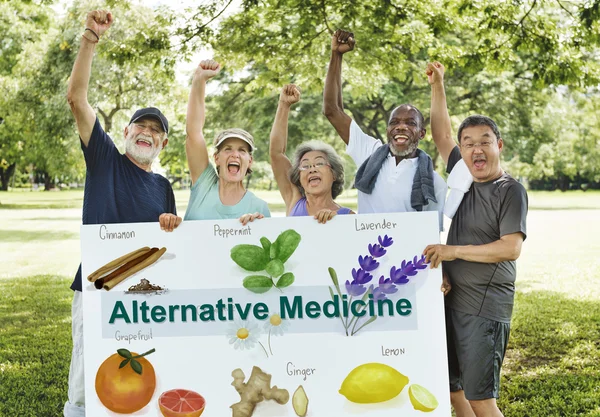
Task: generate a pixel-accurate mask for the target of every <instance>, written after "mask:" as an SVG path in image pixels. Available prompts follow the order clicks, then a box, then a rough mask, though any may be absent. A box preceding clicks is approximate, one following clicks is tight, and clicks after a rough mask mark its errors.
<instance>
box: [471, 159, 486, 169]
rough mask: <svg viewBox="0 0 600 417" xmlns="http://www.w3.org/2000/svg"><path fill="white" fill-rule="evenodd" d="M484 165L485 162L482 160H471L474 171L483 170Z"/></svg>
mask: <svg viewBox="0 0 600 417" xmlns="http://www.w3.org/2000/svg"><path fill="white" fill-rule="evenodd" d="M486 164H487V161H486V160H485V159H483V158H477V159H474V160H473V166H474V167H475V168H476V169H483V168H484V167H485V165H486Z"/></svg>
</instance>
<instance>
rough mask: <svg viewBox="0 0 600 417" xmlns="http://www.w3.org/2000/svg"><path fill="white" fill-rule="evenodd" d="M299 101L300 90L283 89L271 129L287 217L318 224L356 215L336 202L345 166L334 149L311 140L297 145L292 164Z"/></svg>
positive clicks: (271, 150) (275, 170) (272, 150)
mask: <svg viewBox="0 0 600 417" xmlns="http://www.w3.org/2000/svg"><path fill="white" fill-rule="evenodd" d="M298 101H300V90H299V89H298V87H297V86H295V85H294V84H288V85H286V86H284V87H283V89H282V90H281V94H280V96H279V104H278V106H277V114H276V115H275V121H274V123H273V128H272V129H271V144H270V148H269V153H270V156H271V166H272V167H273V174H274V175H275V180H276V181H277V186H278V187H279V192H280V193H281V196H282V197H283V200H284V202H285V207H286V215H287V216H313V217H314V218H315V219H317V221H318V222H319V223H325V222H327V221H328V220H331V219H333V217H334V216H335V215H336V214H354V212H353V211H352V210H350V209H349V208H347V207H342V206H340V205H339V204H337V203H336V202H335V201H334V199H335V198H336V197H337V196H338V195H340V194H341V192H342V191H343V189H344V165H343V163H342V158H340V156H339V155H338V154H337V152H336V151H335V150H334V149H333V147H331V146H330V145H328V144H326V143H323V142H320V141H310V142H306V143H302V144H300V145H298V147H297V148H296V151H295V153H294V156H293V158H292V161H290V160H289V159H288V157H287V156H286V154H285V150H286V146H287V136H288V117H289V114H290V107H291V106H292V104H294V103H297V102H298Z"/></svg>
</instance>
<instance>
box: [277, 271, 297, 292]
mask: <svg viewBox="0 0 600 417" xmlns="http://www.w3.org/2000/svg"><path fill="white" fill-rule="evenodd" d="M294 279H295V278H294V274H292V273H291V272H286V273H285V274H283V275H282V276H281V277H280V278H279V280H278V281H277V285H276V287H277V288H285V287H289V286H290V285H292V284H293V283H294Z"/></svg>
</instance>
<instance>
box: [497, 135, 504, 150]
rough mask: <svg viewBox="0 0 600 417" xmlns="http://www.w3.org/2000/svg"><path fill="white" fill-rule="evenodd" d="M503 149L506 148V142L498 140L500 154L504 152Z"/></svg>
mask: <svg viewBox="0 0 600 417" xmlns="http://www.w3.org/2000/svg"><path fill="white" fill-rule="evenodd" d="M503 148H504V141H503V140H502V138H498V150H500V152H502V149H503Z"/></svg>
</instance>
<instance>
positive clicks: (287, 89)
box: [269, 84, 302, 212]
mask: <svg viewBox="0 0 600 417" xmlns="http://www.w3.org/2000/svg"><path fill="white" fill-rule="evenodd" d="M298 101H300V90H299V89H298V87H296V86H295V85H294V84H288V85H286V86H284V87H283V88H282V89H281V94H280V95H279V104H278V105H277V113H276V114H275V121H274V122H273V127H272V128H271V142H270V145H269V155H270V156H271V167H272V168H273V174H274V175H275V181H277V186H278V187H279V192H280V193H281V197H283V201H284V202H285V207H286V212H289V211H290V208H291V207H292V206H293V205H294V204H295V203H296V202H297V201H298V200H299V199H300V198H301V197H302V195H301V194H300V191H299V190H298V188H297V187H296V186H295V185H294V184H292V183H291V181H290V177H289V171H290V168H291V167H292V163H291V162H290V160H289V159H288V157H287V156H286V155H285V149H286V147H287V137H288V117H289V114H290V107H291V106H292V104H294V103H297V102H298Z"/></svg>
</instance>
